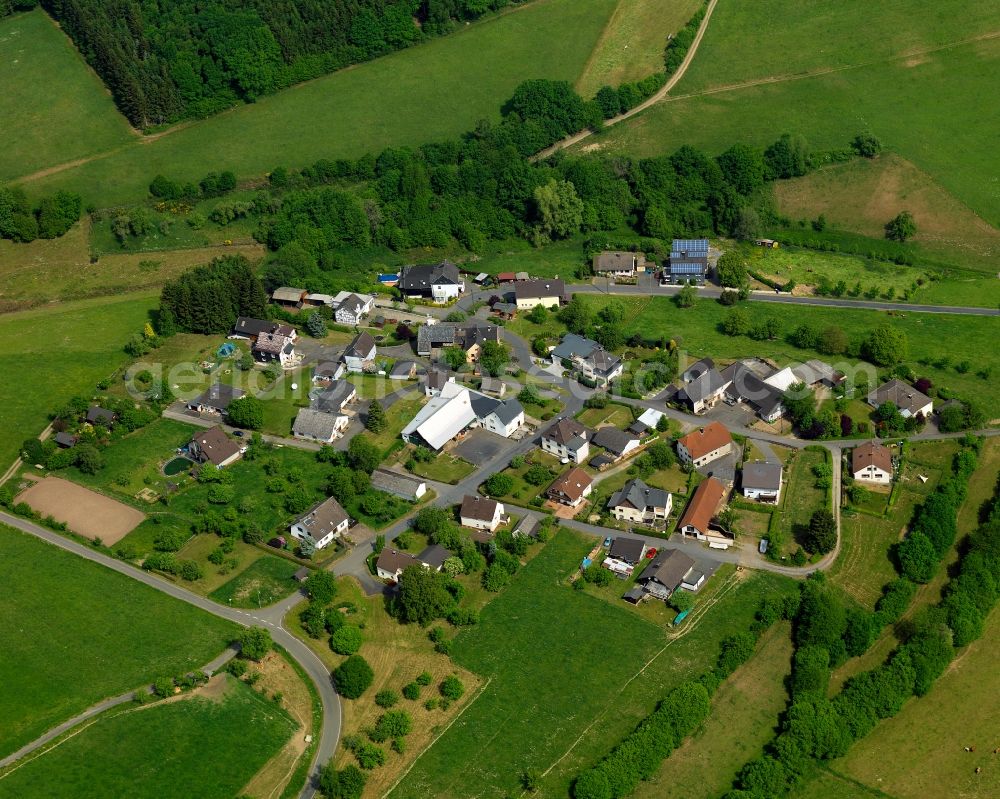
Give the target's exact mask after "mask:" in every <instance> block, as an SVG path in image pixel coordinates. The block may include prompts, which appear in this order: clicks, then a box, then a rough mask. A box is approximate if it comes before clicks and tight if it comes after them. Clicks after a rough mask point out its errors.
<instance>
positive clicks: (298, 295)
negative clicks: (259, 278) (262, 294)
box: [271, 286, 309, 309]
mask: <svg viewBox="0 0 1000 799" xmlns="http://www.w3.org/2000/svg"><path fill="white" fill-rule="evenodd" d="M308 294H309V292H308V291H306V290H305V289H296V288H292V287H290V286H282V287H281V288H277V289H275V290H274V292H273V293H272V294H271V302H273V303H274V304H275V305H280V306H281V307H282V308H292V309H298V308H301V307H302V305H303V303H304V302H305V300H306V296H307V295H308Z"/></svg>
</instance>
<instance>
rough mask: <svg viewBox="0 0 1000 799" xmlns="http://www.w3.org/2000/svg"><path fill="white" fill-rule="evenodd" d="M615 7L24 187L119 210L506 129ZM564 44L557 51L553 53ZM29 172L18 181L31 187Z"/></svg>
mask: <svg viewBox="0 0 1000 799" xmlns="http://www.w3.org/2000/svg"><path fill="white" fill-rule="evenodd" d="M615 5H616V2H615V0H547V1H546V2H539V3H531V4H527V5H525V6H523V7H520V8H515V9H513V10H512V11H511V12H509V13H504V14H498V15H496V16H492V17H490V18H489V19H485V20H483V21H482V22H479V23H476V24H473V25H468V26H466V27H464V28H462V29H461V30H459V31H457V32H455V33H453V34H451V35H449V36H444V37H441V38H438V39H433V40H431V41H428V42H426V43H424V44H421V45H418V46H415V47H411V48H408V49H406V50H401V51H398V52H395V53H392V54H390V55H388V56H385V57H383V58H380V59H377V60H375V61H370V62H368V63H364V64H359V65H357V66H354V67H351V68H349V69H344V70H341V71H339V72H336V73H334V74H332V75H327V76H325V77H322V78H318V79H316V80H313V81H309V82H307V83H301V84H299V85H297V86H294V87H292V88H290V89H286V90H285V91H283V92H280V93H278V94H275V95H271V96H267V97H261V98H260V99H259V100H258V101H257V102H256V103H253V104H252V105H246V106H241V107H239V108H234V109H232V110H231V111H227V112H224V113H221V114H217V115H216V116H214V117H212V118H210V119H206V120H202V121H197V122H192V123H190V124H180V125H175V126H174V127H172V128H169V129H168V130H166V131H163V132H162V133H161V134H158V135H157V136H156V137H155V138H154V137H146V138H144V139H141V140H140V139H137V140H136V141H134V142H133V143H131V144H128V145H126V146H122V147H117V148H107V149H102V151H101V152H100V153H96V154H93V155H91V156H89V157H88V158H86V159H83V161H82V163H78V164H73V163H65V162H66V161H67V159H65V158H53V159H52V161H50V162H49V163H46V164H39V165H34V164H33V169H32V170H29V171H34V170H35V169H40V168H41V167H43V166H51V167H55V166H56V165H59V166H58V167H57V168H56V169H53V170H52V173H51V174H49V175H47V176H45V177H37V178H35V179H33V180H31V181H28V182H25V188H26V189H27V190H28V191H30V192H31V193H35V192H38V193H47V192H51V191H54V190H56V189H71V190H74V191H77V192H78V193H80V194H81V195H83V196H84V199H85V201H86V202H94V203H96V204H98V205H100V206H110V205H116V204H121V203H126V202H135V201H138V200H141V199H143V198H144V197H145V196H146V190H147V186H148V185H149V181H150V180H151V179H152V178H153V177H154V176H155V175H156V174H157V173H162V174H164V175H168V176H170V177H173V178H175V179H180V180H197V179H198V178H200V177H201V176H203V175H204V174H206V173H207V172H209V171H212V170H216V171H218V170H220V169H231V170H233V171H235V172H236V174H237V175H238V176H239V177H241V178H246V177H251V176H258V175H263V174H264V173H266V172H268V171H269V170H271V169H273V168H274V167H276V166H279V165H285V166H304V165H306V164H311V163H312V162H314V161H316V160H317V159H319V158H338V157H357V156H360V155H363V154H364V153H366V152H373V153H378V152H379V151H380V150H382V149H383V148H384V147H387V146H390V145H396V146H402V145H406V146H416V145H419V144H422V143H424V142H427V141H433V140H437V139H442V138H448V137H454V136H457V135H458V134H460V133H463V132H465V131H467V130H471V129H472V128H473V127H474V126H475V124H476V122H477V120H479V119H484V118H485V119H498V118H499V112H500V104H501V103H502V102H503V101H504V100H506V99H507V98H508V97H509V96H510V95H511V94H512V93H513V90H514V88H515V87H516V86H517V85H518V83H520V82H521V81H522V80H526V79H529V78H538V77H546V78H550V79H554V80H559V79H562V80H569V81H574V80H576V79H577V78H578V77H579V76H580V74H581V72H582V71H583V69H584V66H585V65H586V63H587V59H588V58H589V57H590V53H591V51H592V49H593V47H594V45H595V43H596V42H597V41H598V39H599V37H600V35H601V32H602V30H603V29H604V26H605V23H606V22H607V20H608V18H609V17H610V15H611V13H612V11H613V10H614V8H615ZM556 41H558V42H559V46H558V47H555V46H552V43H553V42H556ZM109 102H110V101H109ZM3 108H4V106H2V105H0V116H4V115H5V114H4V113H3ZM361 120H363V122H359V121H361ZM359 124H360V127H359ZM29 171H23V172H19V173H17V174H11V175H9V177H10V178H15V177H22V178H23V177H24V176H25V175H27V174H28V173H29ZM22 182H24V181H22Z"/></svg>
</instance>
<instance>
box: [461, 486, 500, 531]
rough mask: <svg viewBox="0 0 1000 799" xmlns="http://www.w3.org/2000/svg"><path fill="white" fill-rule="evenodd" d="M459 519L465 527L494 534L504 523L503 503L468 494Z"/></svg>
mask: <svg viewBox="0 0 1000 799" xmlns="http://www.w3.org/2000/svg"><path fill="white" fill-rule="evenodd" d="M459 517H460V518H461V521H462V526H463V527H471V528H473V529H474V530H487V531H489V532H491V533H493V532H496V529H497V528H498V527H499V526H500V525H501V524H503V522H504V511H503V503H500V502H497V501H496V500H493V499H488V498H487V497H480V496H477V495H472V494H466V495H465V498H464V499H463V500H462V508H461V510H460V511H459Z"/></svg>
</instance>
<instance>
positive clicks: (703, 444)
mask: <svg viewBox="0 0 1000 799" xmlns="http://www.w3.org/2000/svg"><path fill="white" fill-rule="evenodd" d="M732 450H733V437H732V436H731V435H729V431H728V430H727V429H726V428H725V427H723V426H722V425H721V424H719V423H718V422H711V423H710V424H707V425H705V426H704V427H699V428H698V429H697V430H692V431H691V432H690V433H688V434H687V435H686V436H681V438H679V439H677V457H679V458H680V459H681V462H682V463H690V464H691V465H692V466H694V468H696V469H698V468H701V467H702V466H704V465H705V464H707V463H711V462H712V461H714V460H717V459H719V458H721V457H723V456H724V455H728V454H729V453H730V452H732Z"/></svg>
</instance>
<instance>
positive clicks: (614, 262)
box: [593, 250, 646, 273]
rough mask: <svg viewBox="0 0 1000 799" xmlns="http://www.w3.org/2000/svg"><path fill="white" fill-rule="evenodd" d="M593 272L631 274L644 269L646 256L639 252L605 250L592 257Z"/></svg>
mask: <svg viewBox="0 0 1000 799" xmlns="http://www.w3.org/2000/svg"><path fill="white" fill-rule="evenodd" d="M593 266H594V272H597V273H601V272H632V271H635V270H636V269H645V268H646V256H645V254H644V253H641V252H638V253H637V252H622V251H620V250H606V251H604V252H601V253H598V254H597V255H595V256H594V260H593Z"/></svg>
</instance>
